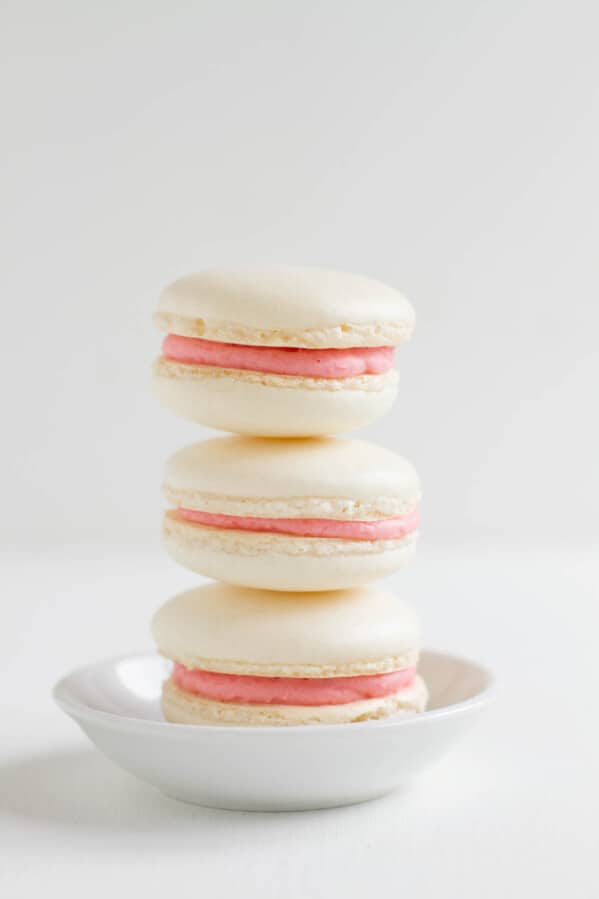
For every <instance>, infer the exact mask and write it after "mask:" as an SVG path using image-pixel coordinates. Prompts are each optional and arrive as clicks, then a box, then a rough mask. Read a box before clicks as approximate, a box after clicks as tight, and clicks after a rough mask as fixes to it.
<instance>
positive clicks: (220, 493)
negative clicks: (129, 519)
mask: <svg viewBox="0 0 599 899" xmlns="http://www.w3.org/2000/svg"><path fill="white" fill-rule="evenodd" d="M164 486H165V492H166V494H167V497H168V498H169V499H170V501H171V502H173V504H175V505H179V506H184V507H187V508H191V509H194V508H197V509H201V510H204V511H210V512H222V513H225V514H241V515H242V514H246V515H262V516H264V517H321V518H326V517H332V518H340V519H357V520H365V519H376V518H381V517H392V516H393V515H401V514H405V513H406V512H408V511H410V510H411V509H413V508H414V507H415V506H416V505H417V504H418V501H419V499H420V482H419V478H418V475H417V473H416V470H415V469H414V467H413V466H412V465H411V464H410V463H409V462H408V461H407V460H406V459H404V458H403V457H402V456H400V455H398V454H397V453H393V452H391V451H390V450H388V449H385V448H384V447H381V446H378V445H376V444H372V443H368V442H367V441H364V440H342V439H336V438H331V437H329V438H326V437H323V438H313V439H305V440H276V439H268V438H260V439H249V438H247V437H221V438H215V439H212V440H207V441H204V442H202V443H195V444H192V445H190V446H187V447H184V448H183V449H181V450H179V451H178V452H177V453H175V454H174V455H173V456H171V458H170V459H169V460H168V462H167V465H166V471H165V478H164Z"/></svg>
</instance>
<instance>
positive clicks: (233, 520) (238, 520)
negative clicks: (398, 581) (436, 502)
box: [177, 509, 420, 540]
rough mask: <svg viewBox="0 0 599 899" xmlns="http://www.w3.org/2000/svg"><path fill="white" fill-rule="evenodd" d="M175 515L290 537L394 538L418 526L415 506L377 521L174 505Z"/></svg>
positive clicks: (190, 519) (222, 526)
mask: <svg viewBox="0 0 599 899" xmlns="http://www.w3.org/2000/svg"><path fill="white" fill-rule="evenodd" d="M177 515H178V516H179V518H183V519H185V521H191V522H194V523H195V524H203V525H207V526H208V527H211V528H224V529H225V530H237V531H262V532H265V533H269V534H289V535H291V536H294V537H337V538H338V539H340V540H398V539H400V538H401V537H405V536H406V535H407V534H411V533H412V532H413V531H415V530H416V529H417V527H418V524H419V521H420V516H419V512H418V509H414V510H413V511H412V512H408V514H407V515H402V516H401V517H399V518H382V519H380V520H378V521H339V520H338V519H331V518H254V517H252V516H250V515H219V514H216V513H214V512H200V511H198V510H197V509H177Z"/></svg>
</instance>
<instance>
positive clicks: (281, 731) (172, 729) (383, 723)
mask: <svg viewBox="0 0 599 899" xmlns="http://www.w3.org/2000/svg"><path fill="white" fill-rule="evenodd" d="M421 655H429V656H441V657H443V658H445V659H448V660H449V659H450V660H452V661H454V662H458V663H460V664H462V665H466V666H468V667H470V668H476V669H478V671H479V673H480V674H481V675H482V680H483V687H482V689H480V690H479V692H478V693H476V694H475V695H474V696H471V697H470V698H468V699H463V700H460V701H459V702H455V703H451V704H450V705H445V706H441V707H440V708H437V709H430V710H425V711H424V712H421V713H419V714H417V715H407V716H406V717H395V718H394V717H393V716H390V717H388V718H378V719H375V720H372V721H358V722H352V723H351V728H349V729H348V726H347V723H343V724H302V725H297V726H295V727H280V726H276V725H231V724H226V725H223V724H203V725H201V726H198V725H197V724H178V723H175V722H171V721H154V720H151V719H148V718H137V717H135V716H133V715H122V714H118V713H116V712H107V711H104V710H103V709H96V708H94V707H93V706H91V705H88V704H87V703H84V702H81V701H80V700H78V699H74V698H73V696H72V694H71V691H70V685H71V682H72V681H73V680H76V679H77V678H79V677H81V676H83V675H85V674H86V673H89V672H91V671H93V670H94V669H96V668H100V667H106V666H108V667H111V666H116V665H118V664H119V663H121V662H125V661H131V660H134V659H137V660H142V659H159V658H163V657H162V656H160V654H159V653H158V652H156V651H152V650H145V651H144V650H142V651H138V652H127V653H119V654H118V655H115V656H110V657H109V658H105V659H97V660H96V661H94V662H89V663H88V664H86V665H80V666H78V667H76V668H73V669H71V670H70V671H68V672H67V673H66V674H64V675H63V676H62V677H61V678H60V679H59V680H58V681H57V682H56V683H55V684H54V686H53V688H52V698H53V699H54V701H55V702H56V704H57V705H58V706H59V708H60V709H62V711H63V712H65V713H66V714H67V715H69V716H70V717H71V718H73V719H75V720H76V721H77V722H81V723H86V724H98V725H101V726H102V727H104V728H108V729H112V730H121V731H124V730H127V731H129V732H130V733H131V732H134V731H137V732H144V733H155V734H160V735H162V736H167V735H168V736H169V737H175V736H178V737H185V738H193V739H202V738H203V737H206V736H209V735H210V734H216V733H218V734H221V735H222V734H223V732H226V733H227V734H230V735H234V734H243V735H245V736H248V735H252V736H254V737H256V736H262V735H264V736H265V737H266V736H272V735H273V734H275V733H276V734H277V735H278V736H277V739H285V738H286V737H287V738H290V737H291V736H299V735H305V734H315V733H318V734H322V735H324V734H325V733H326V734H331V733H339V732H341V733H343V734H347V733H352V734H355V733H359V732H363V731H365V730H368V731H372V730H374V729H377V730H388V729H390V728H391V729H394V728H397V727H418V726H422V724H424V723H425V722H427V721H431V720H438V719H440V718H447V717H450V716H452V715H456V714H461V713H466V712H470V711H475V710H477V709H480V708H482V707H484V706H486V705H488V704H489V703H490V702H491V701H493V700H494V699H495V697H496V694H497V690H498V685H497V679H496V677H495V675H494V674H493V672H492V671H491V669H490V668H488V667H487V666H486V665H482V664H481V663H480V662H477V661H474V660H473V659H470V658H468V657H466V656H463V655H460V654H458V653H453V652H447V651H445V650H440V649H433V648H430V647H425V648H424V649H422V650H421ZM283 735H285V736H283Z"/></svg>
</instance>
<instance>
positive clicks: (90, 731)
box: [54, 651, 493, 811]
mask: <svg viewBox="0 0 599 899" xmlns="http://www.w3.org/2000/svg"><path fill="white" fill-rule="evenodd" d="M169 670H170V664H169V663H168V662H167V661H165V660H164V659H162V658H161V657H160V656H158V655H155V654H149V653H148V654H144V655H130V656H121V657H120V658H116V659H110V660H108V661H104V662H97V663H95V664H93V665H88V666H86V667H85V668H79V669H78V670H77V671H74V672H73V673H71V674H69V675H67V676H66V677H64V678H63V679H62V680H61V681H59V682H58V684H57V685H56V686H55V688H54V698H55V699H56V702H57V703H58V705H59V706H60V707H61V708H62V709H63V710H64V711H65V712H66V713H67V714H68V715H70V716H71V717H72V718H74V719H75V721H77V723H78V724H79V725H80V727H81V728H82V730H83V731H84V732H85V733H86V734H87V736H88V737H89V738H90V740H91V741H92V742H93V743H95V745H96V746H97V748H98V749H99V750H100V751H101V752H103V753H104V754H105V755H107V756H108V757H109V758H110V759H112V760H113V761H114V762H116V764H117V765H120V767H121V768H124V769H125V770H127V771H129V772H130V773H131V774H134V775H135V776H136V777H139V778H140V779H141V780H144V781H147V782H148V783H150V784H153V785H154V786H155V787H158V789H159V790H161V791H162V792H163V793H166V794H167V795H168V796H171V797H173V798H175V799H181V800H183V801H185V802H193V803H197V804H199V805H208V806H213V807H216V808H227V809H246V810H254V811H282V810H293V809H297V810H301V809H315V808H327V807H331V806H337V805H349V804H351V803H354V802H363V801H364V800H367V799H374V798H376V797H377V796H383V795H384V794H385V793H389V792H390V791H391V790H394V789H396V788H397V787H400V786H402V785H404V784H405V783H407V782H408V781H409V780H411V779H412V778H413V777H414V775H415V774H417V773H418V772H419V771H421V770H422V769H424V768H426V767H427V765H429V764H431V763H432V762H434V761H436V760H437V759H438V758H439V757H440V756H442V755H443V754H444V752H445V751H446V749H447V748H448V747H449V746H450V745H451V743H452V742H453V740H454V739H455V738H456V737H457V736H459V735H460V734H461V733H462V732H463V731H465V730H466V729H467V727H469V726H470V725H471V724H472V723H473V722H474V720H475V719H476V717H477V716H478V714H479V713H480V711H481V710H482V709H483V708H484V706H486V705H487V704H488V702H489V700H490V698H491V696H492V693H493V677H492V675H491V674H490V672H489V671H487V670H486V669H485V668H483V667H481V666H480V665H478V664H476V663H474V662H471V661H469V660H468V659H463V658H460V657H458V656H452V655H446V654H445V653H440V652H431V651H428V652H423V653H422V657H421V662H420V671H421V673H422V675H423V676H424V678H425V680H426V682H427V684H428V687H429V690H430V703H429V709H428V710H427V711H426V712H425V713H424V714H421V715H414V716H413V717H407V718H395V719H394V718H386V719H383V720H380V721H365V722H363V723H359V724H333V725H305V726H299V727H222V726H199V727H198V726H194V725H188V724H170V723H167V722H165V721H164V719H163V717H162V714H161V711H160V692H161V685H162V681H163V680H164V678H165V677H167V675H168V672H169Z"/></svg>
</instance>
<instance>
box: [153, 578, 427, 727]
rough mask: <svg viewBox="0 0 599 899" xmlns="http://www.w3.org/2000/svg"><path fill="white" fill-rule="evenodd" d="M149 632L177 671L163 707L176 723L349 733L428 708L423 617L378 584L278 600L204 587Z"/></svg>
mask: <svg viewBox="0 0 599 899" xmlns="http://www.w3.org/2000/svg"><path fill="white" fill-rule="evenodd" d="M152 632H153V635H154V639H155V640H156V643H157V644H158V649H159V651H160V652H161V653H162V655H164V656H166V658H168V659H170V660H171V661H172V662H173V663H174V664H173V669H172V673H171V676H170V677H169V679H168V680H167V681H166V682H165V683H164V685H163V691H162V709H163V712H164V716H165V718H166V719H167V720H168V721H172V722H176V723H180V724H219V725H222V724H227V725H293V724H342V723H347V722H352V721H365V720H368V719H371V718H383V717H386V716H389V715H407V714H413V713H415V712H421V711H423V710H424V708H425V705H426V700H427V690H426V686H425V685H424V682H423V681H422V679H421V678H420V677H419V676H418V675H417V673H416V667H417V663H418V655H419V646H420V635H419V626H418V620H417V618H416V615H415V614H414V612H413V611H412V609H411V608H410V607H409V606H407V605H405V604H404V603H402V602H400V601H399V600H398V599H397V598H396V597H395V596H393V594H391V593H389V592H387V591H385V590H381V589H380V588H374V587H361V588H355V589H352V590H341V591H334V592H324V593H312V594H297V593H283V594H274V593H271V592H268V591H264V590H251V589H249V588H245V587H236V586H232V585H228V584H218V583H214V584H207V585H205V586H203V587H199V588H195V589H193V590H189V591H188V592H186V593H181V594H179V595H178V596H175V597H174V599H171V600H170V601H169V602H167V603H166V605H164V606H163V607H162V608H161V609H159V611H158V612H157V613H156V615H155V616H154V619H153V621H152Z"/></svg>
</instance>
